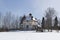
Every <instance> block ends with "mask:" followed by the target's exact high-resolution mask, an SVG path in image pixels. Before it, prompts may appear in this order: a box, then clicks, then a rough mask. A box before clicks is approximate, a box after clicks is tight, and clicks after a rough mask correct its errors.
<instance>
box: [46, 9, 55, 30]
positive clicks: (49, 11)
mask: <svg viewBox="0 0 60 40" xmlns="http://www.w3.org/2000/svg"><path fill="white" fill-rule="evenodd" d="M54 14H55V10H54V8H47V10H46V19H47V20H46V24H47V28H48V31H49V29H51V31H52V18H53V16H54Z"/></svg>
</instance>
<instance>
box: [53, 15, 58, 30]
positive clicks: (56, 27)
mask: <svg viewBox="0 0 60 40" xmlns="http://www.w3.org/2000/svg"><path fill="white" fill-rule="evenodd" d="M54 21H55V22H54V27H55V29H56V30H57V31H58V30H59V28H58V19H57V16H56V17H55V19H54Z"/></svg>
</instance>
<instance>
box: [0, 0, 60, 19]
mask: <svg viewBox="0 0 60 40" xmlns="http://www.w3.org/2000/svg"><path fill="white" fill-rule="evenodd" d="M59 4H60V0H0V12H2V13H6V12H7V11H10V12H11V13H12V14H14V15H18V16H22V15H24V14H25V15H28V14H29V13H32V14H33V16H34V17H37V18H42V17H43V16H44V14H45V10H46V9H47V8H48V7H52V8H55V10H56V11H57V13H58V14H59V13H60V5H59ZM58 16H60V15H58Z"/></svg>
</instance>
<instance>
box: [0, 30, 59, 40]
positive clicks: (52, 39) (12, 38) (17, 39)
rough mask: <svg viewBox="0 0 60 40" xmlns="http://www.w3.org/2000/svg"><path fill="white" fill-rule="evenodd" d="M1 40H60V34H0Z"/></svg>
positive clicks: (20, 32) (22, 32)
mask: <svg viewBox="0 0 60 40" xmlns="http://www.w3.org/2000/svg"><path fill="white" fill-rule="evenodd" d="M0 40H60V32H35V31H19V32H0Z"/></svg>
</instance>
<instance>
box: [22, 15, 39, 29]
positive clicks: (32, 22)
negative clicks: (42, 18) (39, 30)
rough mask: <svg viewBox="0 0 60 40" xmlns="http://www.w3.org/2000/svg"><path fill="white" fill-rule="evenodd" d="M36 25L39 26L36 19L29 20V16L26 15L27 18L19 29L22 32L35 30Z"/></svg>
mask: <svg viewBox="0 0 60 40" xmlns="http://www.w3.org/2000/svg"><path fill="white" fill-rule="evenodd" d="M38 25H39V24H38V21H37V19H35V18H32V19H31V16H30V15H28V16H26V19H25V20H24V21H23V23H22V24H21V27H22V28H23V29H24V30H35V29H36V27H37V26H38Z"/></svg>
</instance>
